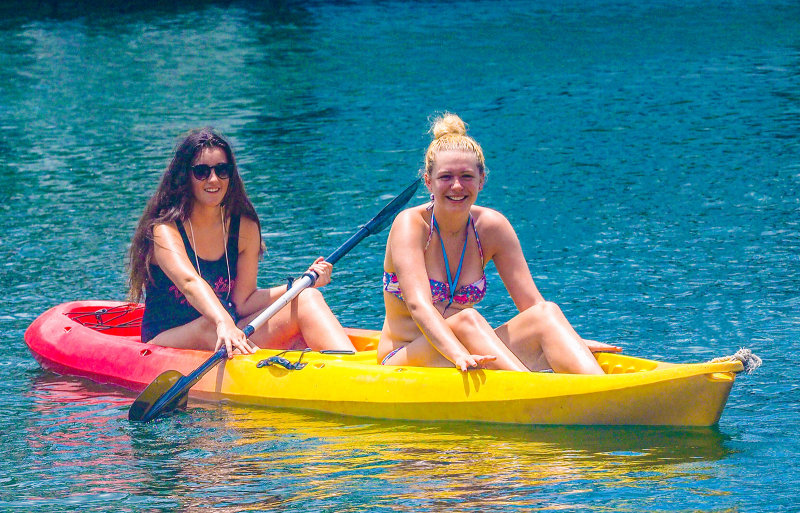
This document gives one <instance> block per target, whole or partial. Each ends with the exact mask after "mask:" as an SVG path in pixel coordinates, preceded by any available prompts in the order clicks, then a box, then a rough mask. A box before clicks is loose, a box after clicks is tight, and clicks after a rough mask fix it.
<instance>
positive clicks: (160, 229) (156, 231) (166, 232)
mask: <svg viewBox="0 0 800 513" xmlns="http://www.w3.org/2000/svg"><path fill="white" fill-rule="evenodd" d="M153 237H156V238H157V237H180V232H179V231H178V223H176V222H175V221H165V222H161V223H155V224H154V225H153Z"/></svg>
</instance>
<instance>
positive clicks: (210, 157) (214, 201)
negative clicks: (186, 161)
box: [189, 148, 230, 207]
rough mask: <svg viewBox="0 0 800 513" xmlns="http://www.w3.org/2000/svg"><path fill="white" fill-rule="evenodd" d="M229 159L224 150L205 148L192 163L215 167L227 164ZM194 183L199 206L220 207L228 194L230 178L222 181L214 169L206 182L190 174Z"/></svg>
mask: <svg viewBox="0 0 800 513" xmlns="http://www.w3.org/2000/svg"><path fill="white" fill-rule="evenodd" d="M227 163H228V157H227V156H226V155H225V151H224V150H223V149H222V148H203V150H201V152H200V154H199V155H198V156H197V157H195V159H194V160H193V161H192V166H196V165H201V164H205V165H206V166H209V167H212V168H213V167H214V166H217V165H219V164H227ZM189 174H190V175H191V178H190V180H191V181H192V194H193V195H194V201H195V202H196V203H197V204H200V205H205V206H209V207H218V206H219V205H220V204H221V203H222V200H223V199H224V198H225V193H227V192H228V185H229V183H230V178H226V179H224V180H223V179H222V178H220V177H219V176H217V170H216V169H213V170H212V171H211V174H209V175H208V178H206V179H205V180H198V179H197V178H196V177H195V175H194V173H193V172H191V171H190V172H189Z"/></svg>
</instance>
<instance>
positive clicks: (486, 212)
mask: <svg viewBox="0 0 800 513" xmlns="http://www.w3.org/2000/svg"><path fill="white" fill-rule="evenodd" d="M470 213H471V214H472V218H473V219H475V225H476V226H477V227H478V228H479V229H480V228H484V229H488V230H492V231H494V230H501V229H509V228H511V223H510V222H509V221H508V219H507V218H506V216H504V215H503V214H502V213H501V212H500V211H498V210H495V209H493V208H489V207H479V206H477V205H474V206H473V207H472V209H470Z"/></svg>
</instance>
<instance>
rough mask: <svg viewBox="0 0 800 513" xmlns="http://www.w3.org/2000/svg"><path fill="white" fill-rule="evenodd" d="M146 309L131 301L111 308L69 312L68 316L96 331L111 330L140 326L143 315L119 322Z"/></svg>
mask: <svg viewBox="0 0 800 513" xmlns="http://www.w3.org/2000/svg"><path fill="white" fill-rule="evenodd" d="M139 309H144V307H143V306H141V305H139V304H134V303H129V304H125V305H120V306H114V307H111V308H100V309H98V310H95V311H93V312H80V313H75V312H67V314H66V315H67V317H69V318H70V319H72V320H73V321H75V322H77V323H80V324H82V325H83V326H86V327H87V328H90V329H93V330H95V331H104V330H110V329H112V328H139V327H141V325H142V317H141V316H135V317H134V318H132V319H129V320H127V321H121V322H117V321H118V320H119V319H122V318H124V317H125V316H126V315H129V314H131V313H133V312H135V311H136V310H139Z"/></svg>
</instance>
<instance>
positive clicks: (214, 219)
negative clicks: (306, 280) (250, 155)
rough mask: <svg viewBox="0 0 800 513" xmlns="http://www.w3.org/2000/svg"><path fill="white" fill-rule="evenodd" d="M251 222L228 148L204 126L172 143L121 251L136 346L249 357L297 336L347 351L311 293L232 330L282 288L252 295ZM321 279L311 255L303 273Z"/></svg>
mask: <svg viewBox="0 0 800 513" xmlns="http://www.w3.org/2000/svg"><path fill="white" fill-rule="evenodd" d="M263 250H264V243H263V241H262V240H261V224H260V222H259V220H258V215H257V214H256V211H255V208H253V204H252V203H251V202H250V200H249V199H248V197H247V194H246V192H245V189H244V184H243V182H242V179H241V177H240V176H239V172H238V170H237V167H236V160H235V158H234V156H233V151H232V150H231V147H230V144H228V142H227V141H226V140H225V139H224V138H223V137H221V136H220V135H219V134H216V133H215V132H213V131H212V130H211V129H208V128H206V129H202V130H196V131H193V132H190V133H189V135H188V136H187V137H186V138H185V139H184V140H183V141H182V142H181V143H180V144H179V145H178V147H177V149H176V150H175V155H174V157H173V158H172V161H171V162H170V164H169V166H168V167H167V170H166V171H165V173H164V175H163V176H162V178H161V183H160V184H159V186H158V189H157V190H156V192H155V194H154V195H153V197H152V198H151V199H150V201H149V202H148V203H147V206H146V207H145V210H144V213H143V214H142V217H141V219H140V220H139V224H138V226H137V228H136V232H135V234H134V236H133V241H132V243H131V248H130V253H129V262H128V266H129V271H130V283H129V284H130V297H131V299H133V300H135V301H140V300H141V299H142V296H144V301H145V311H144V316H143V318H142V341H143V342H149V343H152V344H157V345H162V346H169V347H180V348H191V349H214V350H216V349H218V348H219V347H221V346H222V345H225V346H226V347H227V350H228V354H229V355H232V354H233V353H234V351H238V352H241V353H253V352H255V351H256V346H258V347H275V348H288V347H291V346H292V344H293V343H295V342H296V341H297V340H298V339H299V338H300V337H302V339H304V340H305V342H306V344H307V345H308V347H310V348H311V349H314V350H321V349H345V350H352V349H353V345H352V344H351V342H350V339H349V338H348V337H347V335H346V334H345V332H344V329H343V328H342V326H341V324H339V321H338V320H337V319H336V317H335V316H334V315H333V312H331V310H330V308H329V307H328V305H327V303H325V299H324V298H323V297H322V294H321V293H320V292H319V291H318V290H317V289H316V288H309V289H305V290H304V291H303V292H301V293H300V295H299V296H298V297H297V298H295V299H294V300H293V301H292V302H291V303H290V304H289V305H287V307H285V308H283V309H282V310H281V311H279V312H278V313H277V314H276V315H275V316H274V317H272V318H271V319H270V320H269V322H267V323H265V324H264V325H263V326H262V327H261V328H260V329H258V330H257V331H256V332H255V333H254V334H253V335H252V336H251V337H250V340H248V339H247V338H246V337H245V335H244V333H243V332H242V331H241V328H243V327H244V326H246V325H247V324H248V323H249V322H250V321H251V320H252V319H254V318H255V317H256V316H257V315H258V314H259V313H260V312H261V311H263V310H264V309H265V308H267V307H268V306H269V305H270V304H272V303H273V302H275V301H276V300H277V299H278V298H279V297H280V296H281V295H282V294H283V293H284V292H285V291H286V286H281V287H273V288H270V289H259V288H257V286H256V277H257V274H258V260H259V258H260V257H261V255H262V253H263ZM309 270H311V271H314V272H315V273H316V274H317V275H318V276H319V278H318V279H317V281H316V283H315V287H321V286H324V285H326V284H328V283H329V282H330V279H331V272H332V270H333V266H332V265H331V264H330V263H328V262H325V261H324V260H323V259H322V258H321V257H320V258H318V259H317V260H316V261H314V263H313V264H312V265H311V267H309Z"/></svg>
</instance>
